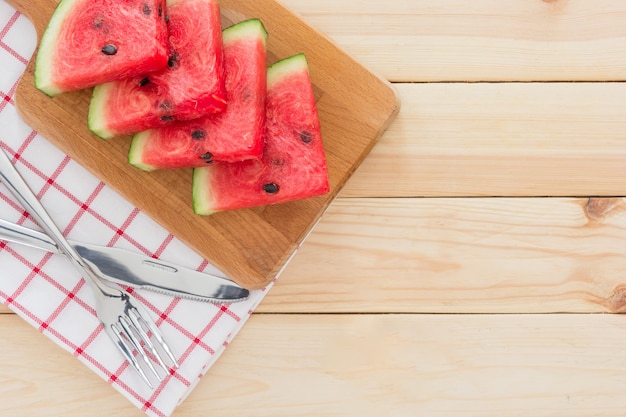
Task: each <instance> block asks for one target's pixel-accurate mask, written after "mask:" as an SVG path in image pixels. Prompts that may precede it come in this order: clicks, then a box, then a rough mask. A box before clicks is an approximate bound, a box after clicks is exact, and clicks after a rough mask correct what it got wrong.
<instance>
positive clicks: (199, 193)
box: [192, 53, 309, 216]
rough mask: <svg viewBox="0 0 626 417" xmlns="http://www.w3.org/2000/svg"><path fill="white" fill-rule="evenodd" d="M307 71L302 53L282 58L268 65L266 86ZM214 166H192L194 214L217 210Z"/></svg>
mask: <svg viewBox="0 0 626 417" xmlns="http://www.w3.org/2000/svg"><path fill="white" fill-rule="evenodd" d="M302 71H306V72H308V71H309V65H308V62H307V59H306V55H305V54H304V53H300V54H296V55H292V56H290V57H288V58H284V59H282V60H280V61H277V62H276V63H274V64H272V65H271V66H269V67H268V70H267V88H270V87H271V86H272V85H275V84H276V83H279V82H281V81H282V80H284V79H286V78H289V76H291V75H292V74H295V73H299V72H302ZM213 169H214V167H211V166H208V167H202V168H194V170H193V177H192V205H193V211H194V213H195V214H197V215H200V216H209V215H211V214H213V213H216V212H218V211H219V210H215V209H213V207H215V203H216V202H215V196H214V195H213V193H212V192H211V186H210V184H211V172H212V170H213Z"/></svg>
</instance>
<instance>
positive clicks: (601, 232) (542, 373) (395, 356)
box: [0, 0, 626, 417]
mask: <svg viewBox="0 0 626 417" xmlns="http://www.w3.org/2000/svg"><path fill="white" fill-rule="evenodd" d="M285 3H286V4H287V5H288V6H290V7H292V8H293V9H294V10H295V11H297V12H299V13H301V14H302V15H303V17H304V18H305V19H306V20H307V21H308V22H310V23H311V24H312V25H314V26H315V27H316V28H318V29H320V30H321V31H323V32H325V33H326V34H328V35H329V36H330V37H331V38H332V39H334V40H335V41H336V42H337V43H338V44H339V45H340V46H342V47H343V48H344V49H345V50H347V51H348V52H350V53H351V54H353V55H354V56H355V57H356V58H357V59H359V60H360V61H361V62H363V63H364V64H365V65H367V66H368V67H369V68H371V69H372V70H374V71H376V72H378V73H379V74H381V75H382V76H384V77H385V78H387V79H389V80H391V81H393V82H394V83H395V87H396V88H397V91H398V94H399V96H400V99H401V101H402V108H401V111H400V114H399V116H398V118H397V120H396V122H395V123H394V124H393V125H392V127H391V129H390V130H389V131H388V132H387V133H386V134H385V136H384V137H383V138H382V140H381V142H380V143H379V144H378V145H377V146H376V148H375V149H374V151H373V152H372V154H371V155H370V157H369V158H368V159H367V160H366V161H365V163H364V164H363V165H362V167H361V168H360V169H359V170H358V171H357V173H356V174H355V175H354V177H353V178H352V179H351V180H350V182H349V184H348V185H347V187H346V188H345V189H344V190H343V191H342V193H341V196H340V198H339V199H338V200H336V202H335V203H333V205H332V206H331V208H330V210H329V212H328V213H327V214H326V216H325V217H324V219H323V220H322V222H321V223H320V224H319V225H318V226H317V228H316V229H315V231H314V232H313V233H312V234H311V236H310V238H309V239H308V240H307V242H306V243H305V244H304V246H303V247H302V249H301V252H299V254H298V255H297V256H296V257H295V259H294V260H293V262H292V263H291V264H290V265H289V266H288V268H287V270H286V271H285V272H284V274H283V276H282V277H281V278H280V280H279V281H278V283H277V284H276V285H275V287H274V288H273V289H272V290H271V291H270V293H269V294H268V295H267V297H266V298H265V300H264V301H263V303H262V304H261V306H260V307H259V309H258V311H257V312H256V313H255V314H254V315H253V317H252V318H251V319H250V320H249V322H248V323H247V325H246V326H245V327H244V329H243V330H242V331H241V332H240V334H239V335H238V336H237V337H236V338H235V340H234V342H233V343H232V344H231V345H230V346H229V348H228V349H227V350H226V352H225V353H224V354H223V355H222V357H221V358H220V359H219V361H218V362H217V364H216V365H215V366H214V367H213V368H212V369H211V370H210V371H209V373H208V375H207V377H206V378H205V379H204V380H203V381H202V382H201V383H200V385H199V386H198V387H197V388H196V390H195V391H194V392H193V393H192V394H191V396H190V397H189V398H188V399H187V400H186V402H185V403H184V404H183V405H182V406H181V407H180V408H179V409H178V410H177V411H176V412H175V414H174V415H175V416H177V417H184V416H200V415H216V416H247V417H252V416H273V417H278V416H290V417H291V416H296V415H297V416H316V417H317V416H359V417H362V416H415V415H427V416H433V415H437V416H464V417H466V416H488V415H493V416H499V417H506V416H519V415H523V416H526V417H527V416H568V417H573V416H592V415H593V416H622V415H623V414H624V408H625V407H626V396H624V395H623V393H624V389H625V388H626V349H624V347H625V346H626V318H624V317H622V316H621V315H618V314H594V313H619V312H622V311H625V310H626V199H625V198H624V197H623V196H625V195H626V84H624V83H623V82H622V80H624V79H626V25H624V21H625V19H626V3H624V2H618V1H615V0H595V1H593V2H592V1H590V0H543V1H541V0H532V1H531V0H475V1H461V0H414V1H407V0H387V1H365V2H364V1H356V0H286V1H285ZM1 312H2V313H4V314H0V346H2V349H0V381H2V383H0V399H1V401H0V415H11V416H29V417H30V416H33V415H37V416H54V417H56V416H59V415H63V416H65V417H69V416H84V415H86V412H87V411H86V410H88V408H87V407H89V410H100V411H101V415H107V416H109V417H113V416H140V415H142V413H141V412H140V411H138V410H136V409H135V408H134V407H133V406H131V405H130V404H129V403H127V401H126V400H125V399H124V398H122V397H121V396H119V395H118V394H117V393H116V392H114V391H113V389H112V388H110V387H109V386H108V385H107V384H106V383H104V382H103V381H101V380H100V379H99V378H98V377H97V376H95V375H92V374H91V373H90V372H89V371H88V370H87V369H86V368H85V367H84V366H82V365H81V364H79V363H78V362H77V361H76V360H75V359H74V358H73V357H71V356H70V355H68V354H66V353H65V352H63V351H61V350H60V349H58V348H57V347H56V346H55V345H53V343H52V342H50V341H48V340H46V339H45V338H44V337H43V336H41V335H40V334H39V333H38V332H37V330H36V329H33V328H31V327H30V326H29V325H28V324H26V323H24V322H22V320H21V319H19V318H18V317H16V316H15V315H13V314H10V313H9V311H8V310H6V309H3V310H1ZM18 364H19V365H18ZM9 372H10V373H9Z"/></svg>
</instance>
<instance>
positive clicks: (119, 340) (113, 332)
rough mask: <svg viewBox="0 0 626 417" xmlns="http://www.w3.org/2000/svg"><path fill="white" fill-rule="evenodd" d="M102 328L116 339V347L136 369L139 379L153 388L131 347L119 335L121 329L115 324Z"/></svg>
mask: <svg viewBox="0 0 626 417" xmlns="http://www.w3.org/2000/svg"><path fill="white" fill-rule="evenodd" d="M104 328H105V329H106V332H107V333H108V334H109V337H111V339H113V340H114V341H117V343H116V344H117V347H118V348H119V349H120V350H121V351H122V353H123V354H124V357H126V359H127V360H128V362H130V364H131V365H132V366H133V368H135V371H137V373H138V374H139V375H140V376H141V379H143V381H144V382H145V383H146V384H147V385H148V386H149V387H150V388H151V389H152V388H154V386H153V385H152V383H151V382H150V380H149V379H148V376H147V375H146V373H145V372H144V371H143V369H141V366H139V362H137V360H136V359H135V356H134V355H133V353H132V351H131V349H129V347H128V345H127V343H126V341H125V340H124V339H122V337H121V336H120V333H121V332H122V330H120V329H118V328H117V326H116V325H115V324H111V328H108V327H107V326H105V327H104Z"/></svg>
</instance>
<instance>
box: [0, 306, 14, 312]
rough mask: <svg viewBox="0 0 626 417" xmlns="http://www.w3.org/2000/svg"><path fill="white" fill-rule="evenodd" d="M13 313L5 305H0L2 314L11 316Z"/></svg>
mask: <svg viewBox="0 0 626 417" xmlns="http://www.w3.org/2000/svg"><path fill="white" fill-rule="evenodd" d="M10 313H13V312H12V311H11V310H9V308H8V307H7V306H5V305H4V304H0V314H10Z"/></svg>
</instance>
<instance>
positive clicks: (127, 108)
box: [89, 0, 226, 139]
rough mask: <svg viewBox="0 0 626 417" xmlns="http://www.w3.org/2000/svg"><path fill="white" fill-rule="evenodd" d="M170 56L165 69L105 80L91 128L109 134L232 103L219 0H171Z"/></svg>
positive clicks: (97, 94)
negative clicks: (228, 96)
mask: <svg viewBox="0 0 626 417" xmlns="http://www.w3.org/2000/svg"><path fill="white" fill-rule="evenodd" d="M167 16H168V22H169V23H168V30H169V43H170V48H171V50H170V56H169V60H168V63H167V66H166V67H165V68H163V69H162V70H159V71H156V72H153V73H148V74H143V75H140V76H137V77H132V78H129V79H126V80H122V81H115V82H111V83H106V84H103V85H99V86H97V87H96V88H95V89H94V92H93V96H92V100H91V104H90V106H89V128H90V129H91V130H92V131H93V132H94V133H95V134H97V135H98V136H100V137H102V138H105V139H108V138H111V137H113V136H116V135H122V134H132V133H136V132H141V131H144V130H147V129H151V128H154V127H161V126H165V125H167V124H168V123H171V122H172V121H173V120H188V119H194V118H198V117H201V116H204V115H206V114H208V113H216V112H221V111H223V110H224V109H225V108H226V92H225V85H224V62H223V61H224V57H223V47H222V32H221V16H220V8H219V4H218V2H217V0H167Z"/></svg>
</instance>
